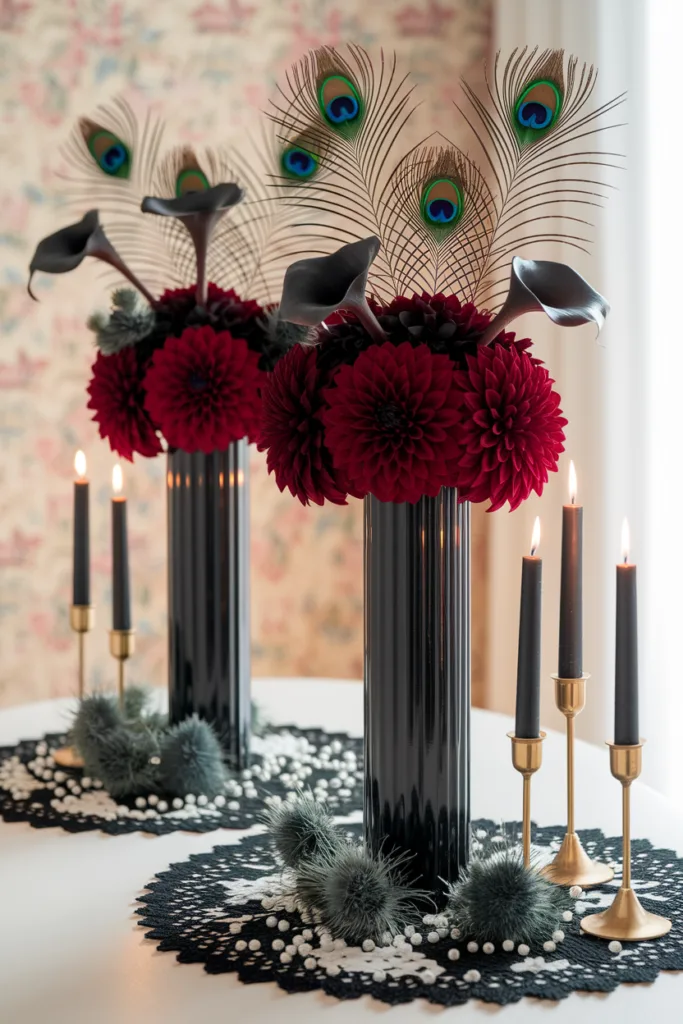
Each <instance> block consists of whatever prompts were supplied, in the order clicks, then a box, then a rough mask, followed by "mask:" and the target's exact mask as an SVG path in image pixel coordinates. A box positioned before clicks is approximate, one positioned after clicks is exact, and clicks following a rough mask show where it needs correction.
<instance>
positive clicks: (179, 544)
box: [167, 441, 251, 768]
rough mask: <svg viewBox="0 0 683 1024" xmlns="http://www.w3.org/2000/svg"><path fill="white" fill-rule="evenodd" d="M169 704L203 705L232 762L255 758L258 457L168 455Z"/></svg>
mask: <svg viewBox="0 0 683 1024" xmlns="http://www.w3.org/2000/svg"><path fill="white" fill-rule="evenodd" d="M167 486H168V618H169V683H168V685H169V708H170V716H171V721H172V722H180V721H182V720H183V719H184V718H186V717H187V716H188V715H191V714H193V713H195V712H196V713H197V714H198V715H199V716H200V717H201V718H205V719H206V720H207V721H209V722H211V723H212V724H213V725H214V726H215V728H216V730H217V732H218V735H219V736H220V738H221V742H222V743H223V747H224V750H225V754H226V759H227V761H228V763H229V764H230V765H231V766H232V767H233V768H241V767H244V766H245V765H246V764H247V763H248V759H249V724H250V677H251V664H250V633H249V455H248V449H247V444H246V441H238V442H236V443H235V444H231V445H230V447H229V448H228V449H227V450H226V451H220V452H212V454H211V455H204V454H203V453H202V452H195V453H193V454H188V453H187V452H183V451H176V452H173V454H170V453H169V455H168V474H167Z"/></svg>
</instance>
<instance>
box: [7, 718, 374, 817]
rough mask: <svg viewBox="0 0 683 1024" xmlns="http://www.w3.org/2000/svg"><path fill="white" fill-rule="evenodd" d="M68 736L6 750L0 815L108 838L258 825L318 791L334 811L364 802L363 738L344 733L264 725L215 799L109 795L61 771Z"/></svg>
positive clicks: (97, 784)
mask: <svg viewBox="0 0 683 1024" xmlns="http://www.w3.org/2000/svg"><path fill="white" fill-rule="evenodd" d="M65 743H66V736H64V735H49V736H46V737H45V738H44V739H42V740H23V741H22V742H21V743H18V744H16V745H15V746H12V747H0V814H1V815H2V817H3V819H4V820H5V821H27V822H29V823H30V824H31V825H32V826H33V827H34V828H50V827H54V826H60V827H61V828H63V829H66V831H67V832H89V831H92V830H95V829H99V830H100V831H102V832H107V833H109V834H110V835H122V834H124V833H127V832H138V831H143V832H152V833H154V834H155V835H165V834H166V833H168V832H176V831H178V830H184V831H189V832H211V831H212V830H213V829H216V828H230V829H245V828H251V826H253V825H256V824H258V822H259V821H260V819H261V817H262V814H263V811H264V809H265V807H266V805H267V804H268V803H269V802H270V801H278V800H286V799H287V798H288V796H290V794H291V796H294V795H295V794H296V793H297V792H299V791H300V790H302V789H305V790H309V789H310V790H312V791H313V793H314V794H316V795H318V796H319V797H320V798H321V799H325V803H326V804H327V805H328V806H329V807H330V808H331V809H332V810H333V811H334V813H336V814H348V813H350V812H351V811H354V810H358V809H359V808H360V807H361V806H362V793H363V771H362V769H363V765H362V756H363V741H362V740H361V739H354V738H351V737H349V736H347V735H346V734H343V733H335V734H332V733H327V732H323V731H322V730H321V729H298V728H295V727H294V726H277V727H276V726H266V727H265V728H264V729H263V733H262V735H260V736H254V737H252V759H251V760H252V763H251V767H250V768H249V769H248V770H247V771H244V772H242V773H240V774H238V775H235V776H234V778H233V779H231V780H230V782H228V784H227V786H226V790H225V795H224V796H221V797H219V798H218V800H217V801H214V802H210V801H208V800H206V798H205V797H202V796H201V794H196V795H193V797H192V798H190V797H187V798H186V799H185V800H184V801H181V803H182V806H180V805H179V804H178V801H177V800H176V806H174V802H173V799H172V798H171V797H164V796H163V795H161V796H159V795H152V796H150V797H139V798H138V799H137V802H136V800H135V799H127V800H122V799H115V798H113V797H111V796H110V795H109V794H108V793H107V792H106V790H105V789H103V788H102V784H101V783H100V782H99V781H98V780H97V779H89V778H84V777H83V773H82V772H81V771H78V770H69V769H66V768H60V767H59V766H58V765H56V764H55V763H54V760H53V758H52V756H51V755H52V752H53V751H54V750H55V749H57V748H59V747H62V746H64V744H65Z"/></svg>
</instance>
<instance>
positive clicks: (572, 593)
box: [557, 462, 583, 679]
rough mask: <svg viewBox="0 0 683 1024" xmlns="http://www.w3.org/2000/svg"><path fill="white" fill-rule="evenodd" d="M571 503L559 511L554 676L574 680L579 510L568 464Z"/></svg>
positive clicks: (579, 629) (579, 601)
mask: <svg viewBox="0 0 683 1024" xmlns="http://www.w3.org/2000/svg"><path fill="white" fill-rule="evenodd" d="M569 495H570V501H571V504H569V505H565V506H564V507H563V509H562V579H561V584H560V647H559V658H558V667H557V674H558V676H559V677H560V679H578V678H579V677H580V676H581V675H582V674H583V593H582V592H583V508H582V507H581V506H580V505H577V504H576V473H575V472H574V463H573V462H570V464H569Z"/></svg>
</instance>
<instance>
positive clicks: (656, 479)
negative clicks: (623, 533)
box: [489, 0, 683, 790]
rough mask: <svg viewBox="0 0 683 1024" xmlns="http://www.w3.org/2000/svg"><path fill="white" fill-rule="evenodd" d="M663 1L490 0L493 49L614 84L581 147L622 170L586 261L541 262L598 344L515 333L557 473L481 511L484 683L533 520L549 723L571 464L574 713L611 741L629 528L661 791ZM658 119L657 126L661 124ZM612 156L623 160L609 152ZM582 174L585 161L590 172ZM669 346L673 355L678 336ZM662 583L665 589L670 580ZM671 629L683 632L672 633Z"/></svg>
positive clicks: (670, 447) (509, 644)
mask: <svg viewBox="0 0 683 1024" xmlns="http://www.w3.org/2000/svg"><path fill="white" fill-rule="evenodd" d="M669 6H671V7H672V8H674V7H675V8H676V12H677V16H678V20H679V21H680V17H681V6H683V5H681V4H680V3H679V2H673V0H672V3H671V5H669V3H668V2H667V0H659V2H657V0H652V2H651V3H647V0H498V3H497V5H496V19H495V48H496V49H500V50H501V51H502V52H503V53H504V54H506V53H508V52H509V51H510V50H511V49H513V48H514V47H516V46H524V45H535V44H538V45H539V46H541V47H546V46H552V47H562V48H564V49H565V51H566V52H567V53H573V54H576V56H578V57H579V59H580V60H581V61H584V60H585V61H587V62H588V63H594V64H595V65H596V66H597V67H598V68H599V78H598V84H597V88H596V91H595V93H594V101H595V103H596V104H599V103H602V102H604V101H606V100H608V99H610V98H611V97H613V96H615V95H616V94H618V93H621V92H623V91H624V90H628V94H629V95H628V99H627V102H626V104H625V105H624V106H622V107H620V108H618V109H617V111H615V112H614V113H613V114H612V115H611V117H608V120H607V122H606V123H617V122H626V124H625V126H624V127H621V128H619V129H617V130H615V131H610V132H606V133H604V134H602V135H600V136H594V137H593V139H588V140H586V141H587V142H588V143H589V144H590V143H592V142H593V141H594V140H595V141H597V143H598V145H599V146H600V147H601V148H602V150H603V151H604V152H615V151H616V152H620V153H624V154H625V155H626V168H627V169H626V171H618V170H614V171H611V172H609V173H608V174H607V176H606V179H605V180H607V181H608V182H610V183H611V184H613V185H615V186H616V188H615V189H610V190H608V191H609V192H610V198H609V200H608V202H607V203H606V204H605V209H604V210H597V211H595V216H594V218H593V220H594V223H595V230H594V235H595V244H594V245H593V252H592V256H591V257H583V256H582V254H581V253H576V252H575V251H574V250H572V249H568V248H562V247H559V246H558V247H557V248H556V249H555V250H554V251H553V252H552V253H551V254H550V257H549V258H554V259H561V260H563V261H564V262H567V263H571V264H572V265H573V266H574V267H576V269H577V270H579V271H580V272H581V273H582V274H583V275H584V276H585V277H586V278H587V279H588V280H589V281H590V282H591V284H593V285H594V286H595V287H596V288H598V290H600V291H601V292H603V294H604V295H606V296H607V298H608V299H609V301H610V302H611V304H612V312H611V314H610V317H609V319H608V322H607V325H606V327H605V329H604V331H603V333H602V334H601V336H600V339H599V341H597V342H596V341H595V337H594V331H592V330H591V329H590V328H589V327H585V328H576V329H561V328H558V327H555V326H553V325H552V324H550V323H548V322H547V321H545V322H544V321H543V320H542V319H541V318H540V316H534V317H528V318H527V320H526V322H520V324H521V325H522V326H523V327H524V328H525V330H524V332H523V333H524V334H527V333H528V334H529V336H531V337H532V338H533V339H534V341H535V342H536V345H537V348H538V350H539V352H540V354H541V355H542V358H544V359H545V360H546V362H547V364H548V366H549V368H550V369H551V371H552V374H553V376H554V377H555V378H556V380H557V386H558V389H559V391H560V393H561V395H562V398H563V409H564V412H565V414H566V416H567V417H568V419H569V427H568V429H567V451H566V455H565V456H564V458H563V459H562V461H561V465H560V472H559V474H557V477H556V478H555V479H553V481H552V482H551V484H550V485H549V486H548V487H547V488H546V491H545V493H544V495H543V498H542V499H532V500H530V501H528V502H527V503H526V505H524V506H523V507H522V508H521V509H520V510H518V511H517V512H516V513H513V514H511V515H507V516H506V515H505V514H504V513H497V514H495V515H494V516H491V517H490V518H491V523H490V530H491V561H490V564H491V566H492V574H493V576H492V580H491V587H490V594H491V598H490V609H489V610H490V624H491V625H490V630H489V636H490V647H491V649H490V662H489V663H490V666H491V678H490V687H489V692H490V693H491V694H492V697H493V705H494V706H495V707H497V708H499V709H500V710H506V711H511V710H512V709H513V707H514V692H515V672H516V647H517V635H516V634H517V625H518V609H519V577H520V572H521V558H522V555H523V554H525V553H526V551H527V549H528V545H529V538H530V535H531V528H532V524H533V520H534V517H535V516H536V515H540V516H541V520H542V526H543V540H542V546H541V553H542V554H543V557H544V599H543V613H544V632H543V637H544V647H543V678H542V693H543V696H542V705H541V716H542V721H543V724H544V725H546V726H550V727H554V728H562V727H563V720H562V718H561V716H560V715H559V713H558V712H557V711H556V709H555V707H554V700H553V687H552V683H551V681H550V675H551V673H552V672H555V671H557V637H558V606H559V566H560V525H561V505H562V504H563V502H564V501H566V500H567V497H566V496H567V473H568V465H569V459H570V458H571V459H573V460H574V462H575V464H576V468H577V474H578V480H579V500H580V502H581V503H582V504H583V505H584V667H585V670H586V671H587V672H590V673H591V676H592V679H591V682H590V684H589V689H588V706H587V708H586V710H585V712H584V713H583V714H582V715H581V716H580V718H579V719H578V721H577V731H578V733H579V735H582V736H583V737H584V738H586V739H590V740H592V741H594V742H596V743H601V742H602V741H604V740H607V739H611V738H612V736H613V728H614V726H613V714H614V711H613V708H614V703H613V702H614V618H615V565H616V562H617V560H618V557H619V546H620V527H621V521H622V519H623V517H624V516H627V517H628V519H629V521H630V526H631V535H632V538H633V542H632V555H633V559H634V560H635V561H637V562H638V565H639V584H640V590H639V600H640V607H641V615H640V626H641V628H640V647H641V658H640V665H641V691H640V692H641V708H642V710H641V732H642V734H643V735H644V736H648V737H649V738H650V743H649V745H648V747H647V753H646V757H645V771H644V776H645V777H646V778H647V779H648V780H649V781H650V782H651V783H652V784H653V785H656V786H657V787H658V788H661V789H662V790H666V789H668V788H669V784H670V781H671V780H670V777H669V776H670V773H669V769H668V766H669V765H672V767H673V765H674V761H673V752H674V750H675V746H674V744H675V739H676V737H675V735H674V733H675V729H674V728H672V725H671V722H670V720H669V721H667V716H666V715H665V714H662V708H663V707H664V705H665V703H666V701H667V700H668V699H669V698H670V697H671V691H672V690H673V689H674V688H675V689H676V693H678V692H679V691H680V692H681V694H682V696H681V700H680V702H678V701H676V702H675V704H676V714H677V715H678V720H679V721H680V714H678V709H679V708H683V675H682V676H681V678H680V679H679V678H676V676H674V675H671V674H670V673H671V665H670V656H669V655H668V650H667V648H668V644H667V642H665V638H664V633H665V632H667V640H670V639H671V638H672V637H675V636H676V632H677V631H678V630H676V628H675V625H674V623H673V622H672V621H671V620H672V619H673V618H674V614H673V611H672V609H671V607H670V606H669V607H668V608H667V609H666V610H665V609H664V607H663V606H664V605H666V604H667V601H666V597H665V593H664V591H663V590H662V589H661V587H662V580H663V579H664V577H665V576H667V575H672V574H671V566H672V557H674V556H675V557H678V559H679V563H680V562H683V557H681V556H680V555H678V554H677V553H676V552H674V551H673V549H672V544H671V539H670V536H667V534H668V532H669V523H670V520H671V519H672V518H673V516H674V515H675V511H674V510H675V508H676V503H674V502H673V501H670V502H669V504H668V506H667V504H666V501H665V496H664V493H663V491H664V488H665V486H666V473H665V470H664V467H663V466H662V467H661V468H660V469H656V462H655V459H654V453H655V452H657V458H658V459H659V460H660V461H661V462H662V463H664V462H666V461H667V459H668V460H671V457H672V455H673V463H674V464H673V467H672V470H673V473H674V475H676V476H677V477H678V478H680V470H678V467H677V466H676V459H677V454H678V445H677V443H676V442H677V437H676V434H675V432H671V433H669V434H667V433H666V432H665V426H664V423H663V421H664V420H665V419H667V420H668V418H671V419H673V416H674V410H675V409H676V405H675V401H674V402H673V404H672V403H669V404H668V407H665V406H664V403H663V402H662V401H661V391H660V390H658V388H661V387H662V386H666V387H668V388H669V390H670V392H671V394H672V399H673V398H675V394H676V392H675V391H674V387H675V381H673V380H671V379H670V378H669V377H668V376H667V371H666V367H665V366H664V365H663V364H662V358H663V355H664V352H665V351H666V350H665V348H664V346H665V345H666V331H667V330H668V331H669V332H671V326H670V324H668V321H669V320H670V319H671V317H670V315H668V310H669V309H670V307H671V305H672V303H673V302H675V300H676V291H677V289H678V290H681V287H682V285H681V284H679V283H678V282H676V281H675V280H671V281H670V282H669V285H668V287H667V288H665V287H664V285H663V282H664V280H665V274H664V271H665V270H666V268H667V267H669V269H670V277H671V278H672V279H673V275H674V272H675V270H674V268H673V267H672V266H671V264H670V263H669V262H668V261H667V258H666V256H664V253H663V252H662V251H660V254H659V256H660V259H659V261H657V264H653V258H652V257H653V247H652V243H651V242H650V239H649V237H648V235H649V231H648V225H649V224H650V222H651V217H650V213H651V211H656V205H655V202H654V201H653V202H651V193H652V192H653V191H654V190H653V187H652V184H651V182H652V180H653V177H652V176H653V172H656V174H657V175H658V176H659V177H660V178H661V179H662V182H661V188H662V191H664V190H665V191H666V192H667V194H668V195H669V196H670V197H671V198H670V202H669V210H668V212H667V211H666V210H665V207H664V204H663V203H662V204H661V205H662V210H661V227H660V230H661V231H662V232H664V230H665V226H666V224H667V219H669V220H670V219H671V216H672V213H673V212H674V210H675V209H676V208H677V206H678V197H677V195H676V193H675V192H674V188H675V182H676V174H675V168H676V164H675V163H674V164H673V166H672V164H671V162H670V157H668V158H667V157H666V156H665V144H664V139H666V140H667V142H668V141H669V140H670V139H671V138H672V136H673V134H674V133H675V132H676V131H678V130H679V129H678V126H677V124H676V115H675V114H674V113H673V111H674V110H677V106H676V100H675V98H674V99H672V100H670V101H668V100H667V101H666V103H665V102H664V101H662V104H661V110H660V106H659V105H658V104H657V103H656V102H654V98H653V100H652V102H651V100H650V98H649V96H650V83H649V81H648V78H649V75H648V62H649V49H650V46H651V43H650V39H651V38H652V37H651V34H650V33H651V29H652V25H651V22H652V21H653V20H654V21H656V22H657V24H658V25H661V30H662V33H663V34H666V33H667V32H670V33H671V34H670V36H669V47H670V48H671V49H672V50H673V47H674V46H675V44H676V41H680V38H681V35H680V31H678V32H677V31H676V30H675V29H671V28H669V29H667V28H666V21H667V18H666V9H667V8H668V7H669ZM655 9H656V14H655ZM669 24H670V22H669ZM677 62H680V54H679V55H677V57H674V56H673V54H672V57H671V61H670V64H669V68H670V72H671V75H672V76H673V72H674V69H675V68H676V67H677ZM662 63H663V62H659V58H657V59H656V62H655V67H656V68H657V71H656V72H654V71H653V74H654V73H659V74H664V70H663V68H662V66H661V64H662ZM676 84H677V83H675V82H674V80H673V77H672V78H671V82H670V87H669V89H668V91H667V90H665V88H664V87H662V88H661V89H660V96H662V97H664V96H672V97H675V92H676ZM651 109H652V110H654V111H656V112H657V114H658V115H659V117H660V120H661V121H662V136H661V137H660V138H659V140H658V144H657V147H656V148H654V149H653V148H652V147H650V148H648V134H650V135H651V133H648V130H647V126H648V123H650V122H651ZM666 117H668V118H669V122H670V124H669V126H667V127H666V129H665V128H664V121H665V119H666ZM679 145H680V143H679ZM587 148H593V147H592V145H590V146H587ZM608 159H611V158H608ZM657 160H658V161H659V167H657ZM613 162H614V163H622V164H623V161H619V160H614V161H613ZM593 170H594V169H593V168H590V167H588V168H587V169H586V172H587V175H588V176H590V174H591V171H593ZM672 172H673V174H672ZM602 173H603V175H604V174H605V173H606V172H602ZM648 183H650V184H648ZM672 208H673V209H672ZM573 212H574V214H575V215H577V216H582V214H581V213H579V214H576V213H575V211H573ZM667 230H668V237H669V238H670V239H671V242H670V244H669V247H668V257H669V260H671V258H672V256H675V255H676V250H675V249H674V238H675V230H673V229H667ZM544 251H545V252H546V253H547V252H548V250H544ZM536 254H537V255H539V256H540V255H541V254H540V253H538V252H537V253H536ZM521 255H533V252H532V251H531V250H530V251H529V252H528V253H526V252H521ZM659 262H663V263H664V266H663V267H660V268H659V272H658V274H657V276H656V280H655V277H654V276H653V275H652V273H651V270H652V268H653V266H654V265H658V263H659ZM676 269H677V268H676ZM653 311H654V318H653ZM657 318H659V319H657ZM667 324H668V326H667ZM520 330H521V326H520ZM671 344H673V338H672V342H671ZM678 356H679V359H680V346H679V352H678ZM658 375H659V376H658ZM660 377H661V378H662V379H661V380H660ZM681 404H682V405H683V402H682V403H681ZM665 449H667V451H666V452H665ZM670 472H671V470H670ZM676 483H677V484H678V483H679V480H677V481H676ZM678 507H680V501H678ZM679 548H680V544H679ZM678 575H679V577H680V576H681V575H683V573H681V572H679V574H678ZM671 592H672V594H673V593H674V591H673V582H672V583H671ZM665 619H666V625H665ZM681 625H682V626H683V624H681ZM679 630H680V631H681V632H682V633H683V628H681V627H679ZM672 644H675V641H672ZM667 687H668V689H667ZM667 694H668V695H669V696H668V697H667ZM605 770H606V771H607V770H608V767H607V759H606V760H605Z"/></svg>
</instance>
